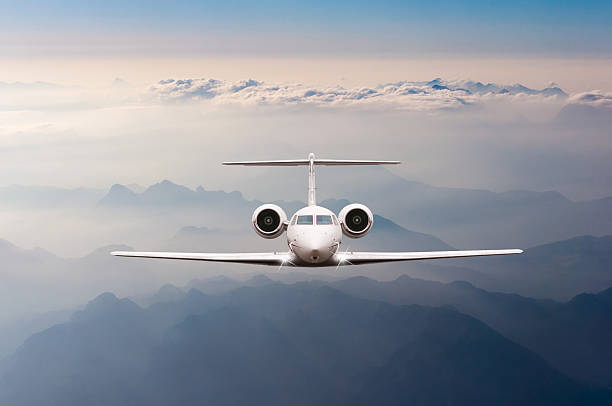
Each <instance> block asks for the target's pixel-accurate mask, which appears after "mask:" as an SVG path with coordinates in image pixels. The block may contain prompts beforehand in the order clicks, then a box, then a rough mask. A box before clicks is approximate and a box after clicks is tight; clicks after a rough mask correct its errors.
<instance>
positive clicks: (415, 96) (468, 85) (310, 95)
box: [150, 78, 567, 111]
mask: <svg viewBox="0 0 612 406" xmlns="http://www.w3.org/2000/svg"><path fill="white" fill-rule="evenodd" d="M150 91H151V93H152V94H153V95H154V96H155V97H157V98H159V99H160V100H162V101H181V100H185V101H186V100H210V101H212V102H214V103H218V104H245V105H313V106H324V105H330V106H369V107H376V106H380V107H389V106H393V107H395V108H398V109H406V110H413V111H433V110H440V109H456V108H460V107H463V106H469V105H474V104H477V103H479V102H481V101H483V100H485V99H486V100H491V99H508V100H512V99H516V98H521V99H523V98H538V99H542V98H544V99H550V98H552V99H555V100H556V99H565V98H566V97H567V94H566V93H565V92H564V91H563V90H561V89H560V88H559V87H557V86H555V85H554V84H553V85H551V86H549V87H547V88H544V89H541V90H537V89H531V88H528V87H525V86H523V85H520V84H515V85H510V86H504V85H498V84H494V83H487V84H484V83H482V82H474V81H466V80H461V81H446V80H443V79H434V80H432V81H428V82H410V81H401V82H395V83H386V84H381V85H378V86H376V87H358V88H357V87H356V88H348V89H347V88H344V87H341V86H335V87H313V86H307V85H303V84H299V83H285V84H271V83H265V82H260V81H256V80H252V79H250V80H245V81H238V82H230V81H224V80H216V79H205V78H202V79H183V80H174V79H168V80H162V81H160V82H158V83H157V84H155V85H153V86H152V87H151V88H150Z"/></svg>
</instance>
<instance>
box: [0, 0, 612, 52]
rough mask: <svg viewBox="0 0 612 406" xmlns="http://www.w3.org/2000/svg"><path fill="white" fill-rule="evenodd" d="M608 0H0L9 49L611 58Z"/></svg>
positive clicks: (0, 16)
mask: <svg viewBox="0 0 612 406" xmlns="http://www.w3.org/2000/svg"><path fill="white" fill-rule="evenodd" d="M611 16H612V5H611V4H610V2H607V1H593V0H587V1H581V2H578V1H567V0H566V1H524V0H520V1H487V0H475V1H465V2H457V1H449V0H447V1H445V0H442V1H388V0H387V1H379V2H367V1H346V0H340V1H334V2H327V1H310V2H299V1H277V0H272V1H270V0H264V1H259V2H250V1H244V0H233V1H224V2H216V1H189V0H179V1H133V2H123V1H88V2H81V1H61V0H51V1H18V2H17V1H3V2H2V5H1V6H0V23H1V25H2V27H3V28H2V30H3V31H4V32H3V43H4V46H3V48H4V50H3V54H4V55H7V56H11V55H13V56H38V55H41V54H42V55H47V56H55V55H58V54H60V55H72V56H74V55H81V56H82V55H89V56H92V55H105V56H108V55H115V56H117V55H121V56H129V57H133V56H135V55H138V56H146V55H156V56H166V55H193V54H215V55H240V56H244V55H245V54H250V55H258V56H260V55H262V54H263V55H285V56H288V55H293V56H299V55H305V54H307V55H319V56H330V55H335V56H338V55H345V56H346V55H360V56H364V55H366V56H371V55H372V54H379V55H388V56H415V55H420V56H425V55H426V56H431V55H438V56H440V55H442V56H447V55H460V56H465V55H470V56H475V55H481V56H482V55H487V56H491V55H496V56H507V55H514V56H519V55H520V56H531V57H533V56H555V57H567V56H579V57H597V58H599V57H609V56H611V53H612V44H611V43H610V41H609V38H610V34H611V33H612V27H611V26H610V24H609V21H610V19H611Z"/></svg>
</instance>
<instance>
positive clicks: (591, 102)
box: [568, 90, 612, 109]
mask: <svg viewBox="0 0 612 406" xmlns="http://www.w3.org/2000/svg"><path fill="white" fill-rule="evenodd" d="M568 104H580V105H585V106H591V107H597V108H609V109H612V93H606V92H602V91H601V90H592V91H590V92H584V93H578V94H575V95H572V96H571V97H570V98H569V99H568Z"/></svg>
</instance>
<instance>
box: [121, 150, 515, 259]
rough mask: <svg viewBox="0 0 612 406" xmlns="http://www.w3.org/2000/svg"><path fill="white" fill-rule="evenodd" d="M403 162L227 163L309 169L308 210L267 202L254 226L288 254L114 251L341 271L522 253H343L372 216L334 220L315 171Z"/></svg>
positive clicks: (350, 212) (359, 213)
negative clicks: (283, 239)
mask: <svg viewBox="0 0 612 406" xmlns="http://www.w3.org/2000/svg"><path fill="white" fill-rule="evenodd" d="M400 163H401V162H399V161H367V160H338V159H319V158H316V157H315V154H313V153H310V154H309V155H308V158H307V159H295V160H275V161H239V162H223V165H242V166H308V206H306V207H304V208H302V209H300V210H298V211H297V212H296V213H295V214H294V215H293V216H292V217H291V219H289V218H288V217H287V215H286V214H285V211H284V210H283V209H282V208H280V207H279V206H277V205H275V204H264V205H261V206H259V207H258V208H257V209H255V212H254V213H253V216H252V218H251V222H252V224H253V228H254V229H255V232H256V233H257V234H258V235H259V236H261V237H263V238H268V239H272V238H278V237H280V236H281V235H282V234H283V233H285V232H286V233H287V245H288V248H289V251H287V252H269V253H189V252H135V251H114V252H111V255H114V256H120V257H137V258H160V259H177V260H190V261H212V262H226V263H241V264H256V265H273V266H280V267H283V266H290V267H330V266H333V267H339V266H345V265H362V264H373V263H381V262H396V261H416V260H424V259H440V258H460V257H480V256H489V255H510V254H521V253H522V252H523V251H522V250H520V249H501V250H473V251H429V252H353V251H345V252H342V251H341V250H340V244H341V243H342V236H343V235H344V236H345V237H348V238H361V237H363V236H365V235H366V234H368V233H369V232H370V230H372V226H373V224H374V215H373V214H372V211H371V210H370V209H369V208H368V207H367V206H365V205H363V204H359V203H353V204H349V205H347V206H346V207H344V208H343V209H342V210H340V213H338V215H337V216H336V214H335V213H333V212H332V211H331V210H329V209H326V208H325V207H322V206H318V205H317V200H316V193H315V192H316V187H315V167H316V166H318V165H327V166H344V165H397V164H400Z"/></svg>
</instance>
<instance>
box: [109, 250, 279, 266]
mask: <svg viewBox="0 0 612 406" xmlns="http://www.w3.org/2000/svg"><path fill="white" fill-rule="evenodd" d="M111 255H114V256H117V257H136V258H159V259H182V260H186V261H211V262H229V263H236V264H258V265H276V266H280V265H283V264H285V263H286V262H288V261H289V259H290V256H289V253H288V252H270V253H265V252H262V253H223V254H219V253H199V252H136V251H114V252H111ZM287 265H289V264H287Z"/></svg>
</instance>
